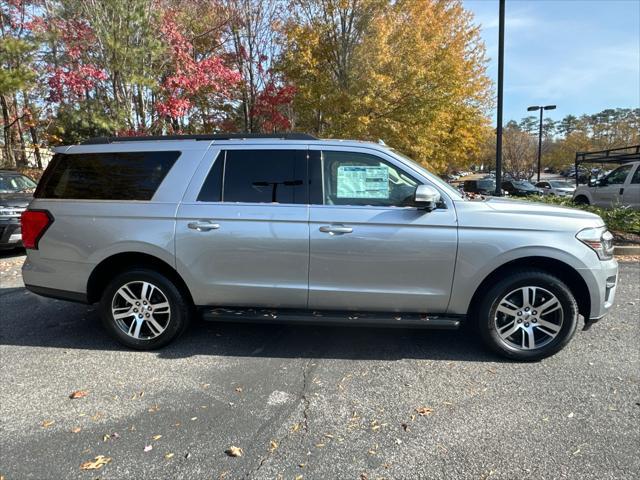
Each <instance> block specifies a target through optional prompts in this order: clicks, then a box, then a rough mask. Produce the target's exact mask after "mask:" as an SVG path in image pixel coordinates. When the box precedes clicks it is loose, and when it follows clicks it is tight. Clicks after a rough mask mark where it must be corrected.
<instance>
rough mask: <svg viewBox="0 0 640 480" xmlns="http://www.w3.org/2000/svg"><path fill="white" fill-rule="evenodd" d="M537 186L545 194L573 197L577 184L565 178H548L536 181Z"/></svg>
mask: <svg viewBox="0 0 640 480" xmlns="http://www.w3.org/2000/svg"><path fill="white" fill-rule="evenodd" d="M536 187H537V188H539V189H541V190H542V194H543V195H556V196H558V197H571V196H573V192H575V190H576V186H575V185H574V184H573V183H571V182H567V181H565V180H547V181H544V182H538V183H536Z"/></svg>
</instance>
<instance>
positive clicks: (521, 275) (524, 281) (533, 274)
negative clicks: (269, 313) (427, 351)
mask: <svg viewBox="0 0 640 480" xmlns="http://www.w3.org/2000/svg"><path fill="white" fill-rule="evenodd" d="M523 287H536V288H537V289H538V288H541V289H543V290H537V292H538V293H537V295H538V296H539V297H538V300H540V298H542V299H543V300H544V297H543V296H542V297H540V295H545V293H544V290H546V291H547V292H550V293H552V294H553V295H554V296H555V297H556V299H557V300H558V303H559V309H557V310H556V312H558V311H559V310H561V313H554V315H556V318H561V321H560V322H561V323H560V322H558V323H560V325H559V331H558V332H557V334H556V336H555V338H553V339H551V340H550V339H549V338H548V334H546V333H543V332H544V330H541V327H542V326H541V325H540V324H537V325H536V324H534V323H533V322H532V323H526V326H527V328H528V327H529V325H531V331H535V333H532V334H531V335H533V336H534V337H535V336H538V337H540V336H542V338H543V339H544V340H543V341H541V342H540V345H541V346H540V347H538V348H531V349H524V348H519V347H515V346H513V345H511V344H510V343H512V342H515V340H514V339H518V338H519V339H521V341H522V342H523V346H524V343H528V342H529V336H528V334H527V338H526V339H523V337H524V336H525V331H524V325H525V323H522V322H523V318H524V317H515V316H514V317H513V318H514V322H515V321H516V320H518V323H519V324H520V326H519V327H518V328H519V330H516V332H514V334H513V336H512V337H510V338H511V339H512V340H509V339H507V340H503V339H502V338H501V336H500V334H499V333H498V330H497V328H498V326H497V323H498V322H500V321H502V322H504V323H503V325H505V327H501V328H505V330H507V331H508V330H511V328H508V326H506V325H507V324H510V325H512V326H513V327H515V326H516V324H515V323H510V322H511V317H510V316H503V314H498V307H499V306H500V302H501V301H503V299H504V298H505V297H506V296H507V295H509V294H510V292H515V291H517V290H518V289H522V288H523ZM516 295H517V293H516ZM512 298H513V297H512ZM535 298H536V294H534V304H535ZM514 303H515V300H514ZM523 305H524V304H523ZM517 306H518V308H521V306H520V305H517ZM520 313H524V310H522V311H521V312H519V314H520ZM549 315H550V314H549ZM560 315H561V317H560ZM541 316H542V315H540V317H541ZM547 319H549V317H547ZM476 321H477V326H478V329H479V333H480V336H481V338H482V340H483V341H484V343H485V345H486V346H487V347H489V348H490V349H491V350H493V351H494V352H496V353H498V354H499V355H501V356H503V357H507V358H509V359H513V360H520V361H536V360H541V359H543V358H546V357H550V356H551V355H554V354H555V353H557V352H559V351H560V350H562V349H563V348H564V347H565V345H567V343H569V340H571V338H572V337H573V335H574V333H575V331H576V327H577V325H578V304H577V302H576V300H575V298H574V296H573V294H572V293H571V290H569V288H568V287H567V286H566V285H565V284H564V283H563V282H562V281H561V280H560V279H558V278H556V277H554V276H553V275H551V274H549V273H547V272H544V271H539V270H520V271H514V272H512V273H509V274H507V276H506V277H505V278H503V279H502V280H500V281H498V282H497V283H496V284H495V285H494V286H493V287H491V288H490V289H489V291H488V292H487V294H486V295H484V298H483V299H482V300H481V301H480V304H479V308H478V309H477V314H476ZM539 321H540V323H542V319H541V320H539ZM535 322H536V323H537V322H538V320H537V319H535ZM518 334H521V336H520V337H518ZM535 341H536V342H537V340H535ZM545 342H548V343H545Z"/></svg>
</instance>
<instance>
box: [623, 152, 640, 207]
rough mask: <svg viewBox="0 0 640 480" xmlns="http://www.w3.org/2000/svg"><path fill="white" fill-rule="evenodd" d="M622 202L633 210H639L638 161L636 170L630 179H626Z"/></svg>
mask: <svg viewBox="0 0 640 480" xmlns="http://www.w3.org/2000/svg"><path fill="white" fill-rule="evenodd" d="M622 203H623V204H624V205H628V206H630V207H631V208H633V209H635V210H640V163H638V164H636V171H635V173H634V174H633V176H631V179H627V183H626V184H625V186H624V195H623V197H622Z"/></svg>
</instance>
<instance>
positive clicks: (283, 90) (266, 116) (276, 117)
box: [252, 80, 296, 132]
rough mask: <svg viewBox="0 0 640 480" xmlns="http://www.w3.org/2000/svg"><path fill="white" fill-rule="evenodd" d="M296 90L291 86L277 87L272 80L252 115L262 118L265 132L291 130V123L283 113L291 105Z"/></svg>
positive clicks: (257, 99) (259, 97) (257, 100)
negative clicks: (284, 108) (285, 107)
mask: <svg viewBox="0 0 640 480" xmlns="http://www.w3.org/2000/svg"><path fill="white" fill-rule="evenodd" d="M295 94H296V88H295V87H293V86H291V85H284V86H281V87H279V86H277V85H275V81H274V80H271V81H270V82H269V83H267V85H266V87H265V88H264V90H262V92H260V94H258V97H257V98H256V103H255V105H254V107H253V111H252V113H253V114H254V115H255V116H257V117H261V118H262V129H263V130H264V131H265V132H277V131H282V130H288V129H289V128H291V122H290V121H289V119H288V118H287V117H286V116H285V115H284V114H283V113H282V107H283V106H286V105H289V104H291V102H292V101H293V97H294V96H295Z"/></svg>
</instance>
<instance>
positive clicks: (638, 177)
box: [631, 165, 640, 183]
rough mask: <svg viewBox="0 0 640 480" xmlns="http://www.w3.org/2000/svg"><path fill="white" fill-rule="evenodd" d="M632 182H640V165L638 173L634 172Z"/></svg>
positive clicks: (637, 169)
mask: <svg viewBox="0 0 640 480" xmlns="http://www.w3.org/2000/svg"><path fill="white" fill-rule="evenodd" d="M631 183H640V165H638V168H636V173H634V174H633V178H632V179H631Z"/></svg>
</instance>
